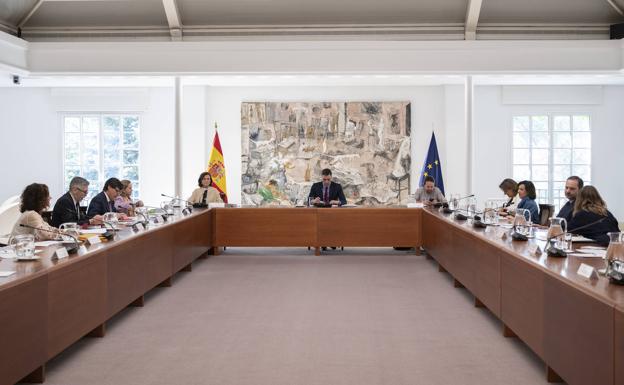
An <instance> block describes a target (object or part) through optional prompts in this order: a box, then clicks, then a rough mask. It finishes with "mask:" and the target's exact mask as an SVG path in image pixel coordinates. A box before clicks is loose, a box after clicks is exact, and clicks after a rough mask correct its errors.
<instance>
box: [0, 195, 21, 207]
mask: <svg viewBox="0 0 624 385" xmlns="http://www.w3.org/2000/svg"><path fill="white" fill-rule="evenodd" d="M19 202H20V196H19V195H13V196H12V197H9V198H8V199H7V200H5V201H4V202H2V204H1V205H0V211H2V209H3V208H4V207H5V206H9V205H12V204H14V203H19Z"/></svg>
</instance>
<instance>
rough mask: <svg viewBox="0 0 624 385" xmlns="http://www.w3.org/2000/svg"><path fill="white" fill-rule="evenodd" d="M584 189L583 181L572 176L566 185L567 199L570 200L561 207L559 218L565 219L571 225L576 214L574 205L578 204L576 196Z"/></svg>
mask: <svg viewBox="0 0 624 385" xmlns="http://www.w3.org/2000/svg"><path fill="white" fill-rule="evenodd" d="M582 188H583V179H581V178H579V177H578V176H571V177H569V178H568V179H567V180H566V183H565V197H566V198H568V202H567V203H566V204H565V205H563V207H561V210H559V214H557V217H559V218H565V220H566V222H568V223H570V221H571V220H572V215H573V214H574V203H575V202H576V195H577V194H578V192H579V191H580V190H581V189H582Z"/></svg>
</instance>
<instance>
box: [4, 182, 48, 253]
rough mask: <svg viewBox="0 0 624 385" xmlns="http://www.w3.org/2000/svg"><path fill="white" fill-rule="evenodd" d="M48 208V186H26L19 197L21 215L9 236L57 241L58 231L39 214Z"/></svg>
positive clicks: (34, 184) (35, 184) (37, 184)
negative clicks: (29, 235)
mask: <svg viewBox="0 0 624 385" xmlns="http://www.w3.org/2000/svg"><path fill="white" fill-rule="evenodd" d="M48 207H50V192H49V190H48V186H46V185H45V184H41V183H33V184H30V185H28V186H26V188H25V189H24V192H22V196H21V204H20V212H21V213H22V215H21V216H20V217H19V218H18V220H17V222H15V225H14V226H13V231H12V232H11V236H12V237H13V236H16V235H21V234H33V235H34V236H35V241H45V240H49V239H57V238H58V237H59V234H58V229H56V228H55V227H52V226H50V225H49V224H47V223H46V222H45V221H44V220H43V217H42V216H41V213H42V212H43V211H45V210H46V209H47V208H48ZM22 224H23V225H28V226H32V227H37V228H39V229H40V230H35V229H32V228H29V227H22V226H20V225H22Z"/></svg>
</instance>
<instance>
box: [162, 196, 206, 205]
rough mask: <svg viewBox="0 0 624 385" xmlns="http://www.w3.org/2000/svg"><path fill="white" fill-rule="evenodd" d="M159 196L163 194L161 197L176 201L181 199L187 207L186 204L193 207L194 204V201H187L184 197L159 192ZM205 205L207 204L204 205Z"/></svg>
mask: <svg viewBox="0 0 624 385" xmlns="http://www.w3.org/2000/svg"><path fill="white" fill-rule="evenodd" d="M160 196H163V197H165V198H170V199H173V200H176V201H181V202H184V203H186V206H187V208H188V206H192V207H195V204H196V203H191V202H190V201H187V200H186V199H182V198H177V197H172V196H171V195H166V194H160ZM200 204H201V203H200ZM206 206H207V205H206Z"/></svg>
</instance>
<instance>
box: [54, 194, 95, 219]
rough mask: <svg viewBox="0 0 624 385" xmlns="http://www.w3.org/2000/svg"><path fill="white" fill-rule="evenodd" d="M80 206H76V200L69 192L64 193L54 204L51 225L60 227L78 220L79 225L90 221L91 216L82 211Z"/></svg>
mask: <svg viewBox="0 0 624 385" xmlns="http://www.w3.org/2000/svg"><path fill="white" fill-rule="evenodd" d="M79 207H80V206H78V207H76V206H74V200H73V199H72V196H71V195H70V194H69V192H67V193H65V194H63V195H62V196H61V197H60V198H59V199H58V200H57V201H56V203H55V204H54V209H53V210H52V222H51V225H52V226H54V227H59V226H60V225H62V224H63V223H67V222H76V223H78V224H79V225H83V224H85V223H89V218H87V216H86V215H85V214H83V213H81V212H80V209H79Z"/></svg>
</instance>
